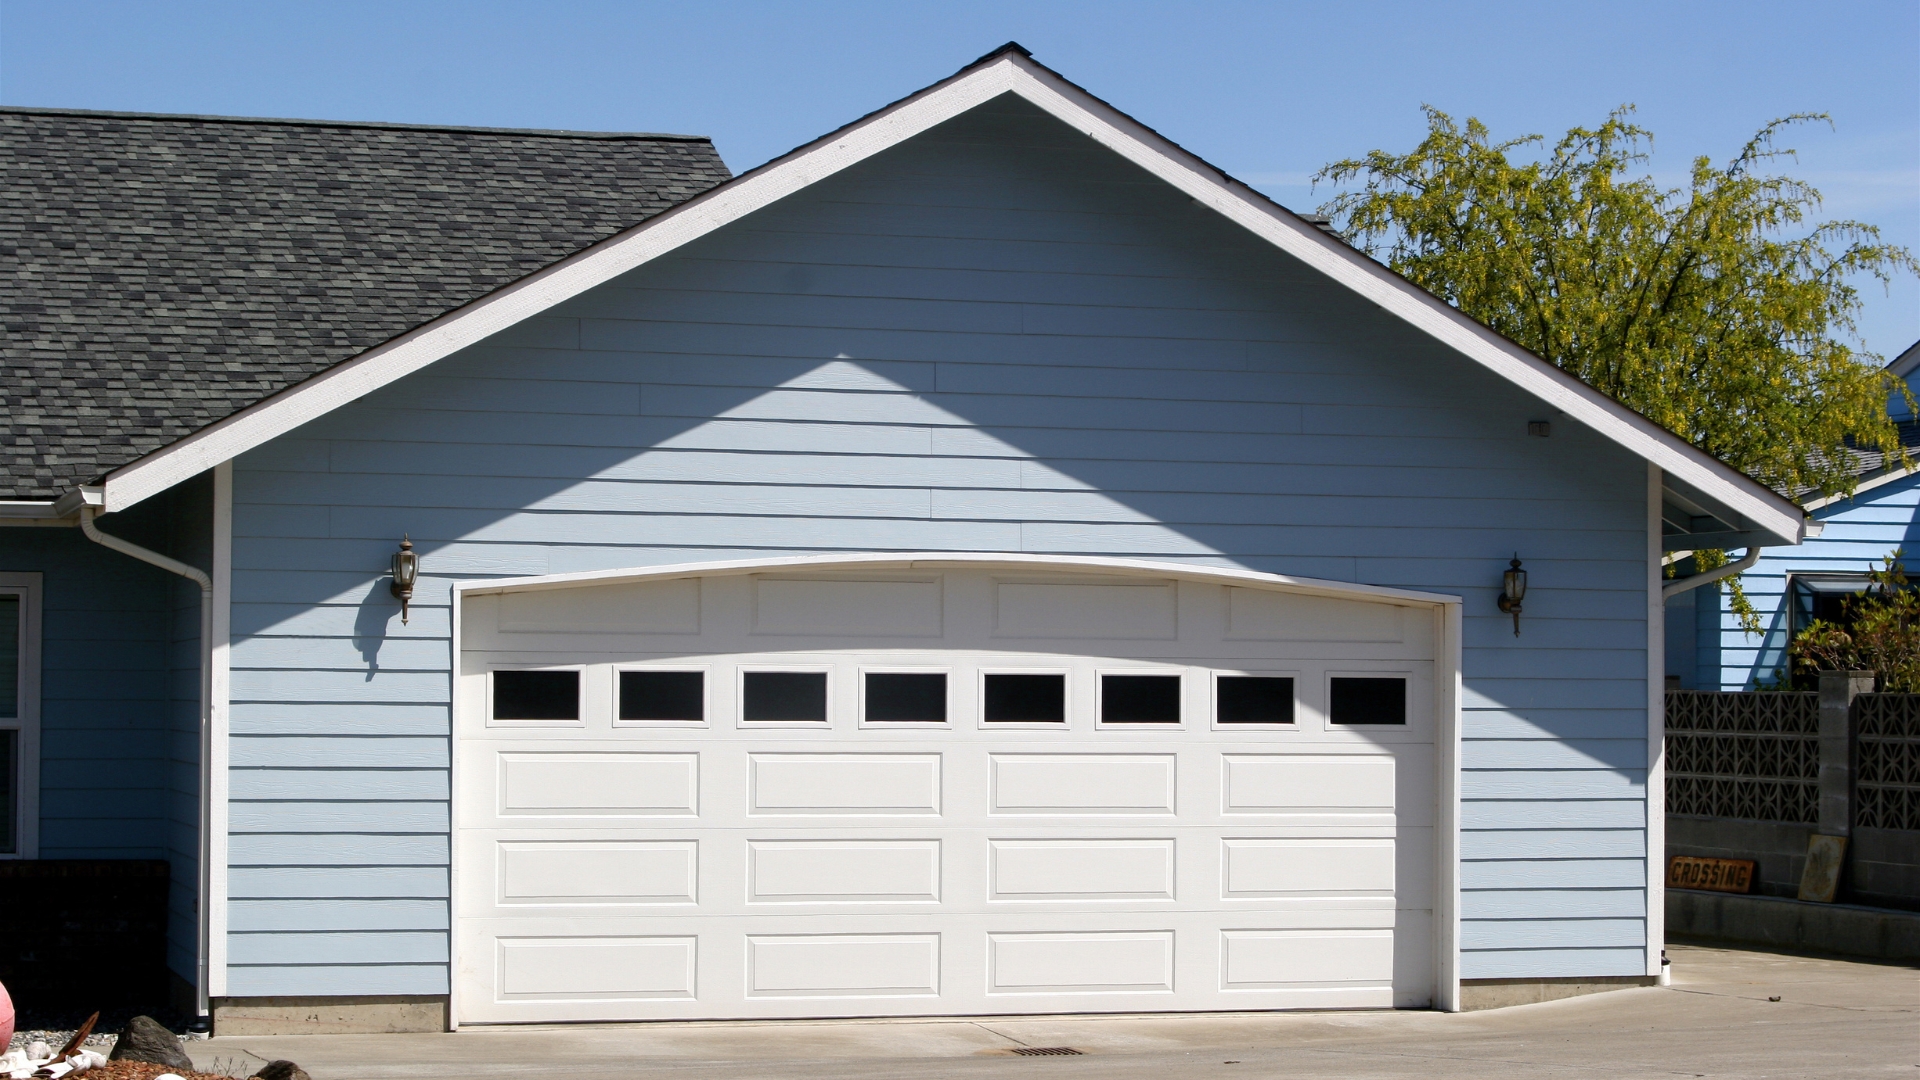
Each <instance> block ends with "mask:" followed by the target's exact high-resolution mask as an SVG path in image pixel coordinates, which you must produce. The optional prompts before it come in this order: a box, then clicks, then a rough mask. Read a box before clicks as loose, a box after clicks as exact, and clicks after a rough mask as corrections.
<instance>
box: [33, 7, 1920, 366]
mask: <svg viewBox="0 0 1920 1080" xmlns="http://www.w3.org/2000/svg"><path fill="white" fill-rule="evenodd" d="M1009 39H1014V40H1018V41H1020V42H1021V43H1022V44H1024V45H1026V46H1027V47H1028V48H1030V49H1032V50H1033V51H1034V54H1035V56H1036V57H1037V58H1038V59H1039V60H1040V61H1041V62H1043V63H1045V64H1047V65H1049V66H1051V67H1053V68H1054V69H1056V70H1058V71H1060V72H1061V73H1063V74H1064V75H1066V76H1067V77H1068V78H1070V79H1072V80H1074V81H1075V82H1078V83H1080V84H1081V85H1082V86H1085V87H1087V88H1088V89H1089V90H1091V91H1093V92H1094V93H1096V94H1098V95H1100V96H1101V97H1104V98H1106V99H1107V100H1108V101H1111V102H1113V103H1114V104H1115V105H1117V106H1119V107H1120V108H1122V109H1124V110H1126V111H1127V112H1130V113H1132V114H1133V115H1134V116H1136V117H1138V118H1139V119H1141V120H1142V121H1144V122H1146V123H1147V124H1150V125H1152V126H1153V127H1155V128H1157V129H1158V130H1159V131H1161V132H1162V133H1163V134H1165V135H1167V136H1169V137H1171V138H1172V139H1174V140H1175V141H1177V142H1179V143H1181V144H1183V145H1185V146H1187V147H1188V148H1190V149H1192V150H1194V151H1196V152H1197V153H1199V154H1201V155H1202V156H1203V157H1206V158H1207V159H1209V160H1211V161H1212V162H1214V163H1215V164H1217V165H1219V166H1220V167H1222V168H1224V169H1226V170H1228V171H1229V172H1232V173H1234V174H1235V175H1237V176H1239V177H1241V178H1243V179H1245V180H1247V181H1248V182H1250V183H1252V184H1254V185H1255V186H1257V187H1259V188H1261V189H1262V190H1264V191H1265V192H1267V193H1268V194H1270V195H1272V196H1273V197H1275V198H1277V199H1278V200H1280V201H1281V202H1282V203H1284V204H1286V205H1288V206H1291V207H1294V208H1296V209H1311V208H1312V207H1314V206H1316V205H1317V204H1319V203H1320V202H1321V201H1323V200H1324V198H1325V197H1326V194H1327V193H1326V191H1325V189H1324V188H1323V189H1322V190H1321V191H1318V192H1315V191H1312V190H1310V188H1309V185H1308V181H1307V178H1308V177H1309V176H1310V175H1311V174H1312V173H1313V172H1314V170H1316V169H1317V168H1319V167H1320V166H1321V165H1322V164H1324V163H1326V162H1328V161H1330V160H1333V159H1335V158H1338V157H1344V156H1348V155H1353V154H1358V153H1361V152H1363V151H1365V150H1368V149H1372V148H1376V147H1380V148H1387V149H1405V148H1407V147H1410V146H1411V145H1412V144H1413V143H1414V141H1415V140H1417V138H1418V137H1419V134H1420V130H1421V120H1420V114H1419V106H1420V105H1421V103H1423V102H1428V103H1431V104H1433V105H1435V106H1438V107H1439V108H1442V109H1445V110H1447V111H1449V112H1452V113H1455V114H1457V115H1474V116H1479V117H1481V118H1483V119H1484V120H1486V121H1487V122H1488V123H1489V124H1490V125H1491V126H1492V127H1493V130H1494V132H1495V134H1497V135H1505V134H1521V133H1526V132H1543V133H1547V134H1555V133H1558V132H1561V131H1564V130H1565V129H1566V128H1568V127H1570V126H1572V125H1575V124H1591V123H1594V122H1597V121H1598V120H1600V119H1601V118H1602V117H1603V116H1604V115H1605V114H1606V112H1607V110H1609V109H1610V108H1612V107H1613V106H1615V105H1618V104H1621V103H1623V102H1632V103H1635V104H1637V105H1638V106H1639V109H1640V112H1639V120H1640V122H1641V123H1642V124H1644V125H1646V126H1647V127H1650V128H1651V129H1653V131H1654V132H1655V133H1656V134H1657V136H1658V140H1657V142H1656V151H1657V156H1656V159H1655V163H1654V165H1655V168H1656V170H1657V171H1658V172H1659V173H1661V174H1662V175H1665V176H1669V177H1672V178H1675V179H1678V178H1679V177H1681V176H1682V175H1683V174H1684V171H1685V169H1686V167H1687V162H1688V160H1689V159H1690V158H1691V157H1692V156H1693V155H1696V154H1707V155H1710V156H1712V157H1713V158H1715V159H1724V158H1725V157H1726V156H1727V155H1729V154H1730V153H1732V152H1733V151H1735V150H1737V149H1738V147H1739V146H1740V144H1741V142H1742V141H1743V140H1744V139H1745V138H1746V136H1748V135H1749V134H1751V133H1752V132H1753V130H1754V129H1755V128H1757V127H1758V126H1759V125H1761V124H1762V123H1764V122H1766V121H1767V120H1769V119H1771V118H1773V117H1775V116H1779V115H1782V114H1784V113H1789V112H1796V111H1814V112H1828V113H1831V114H1832V115H1833V118H1834V123H1835V130H1831V131H1830V130H1828V129H1827V128H1825V127H1824V126H1821V127H1808V128H1803V129H1801V130H1799V131H1798V132H1796V133H1795V134H1794V135H1793V136H1792V138H1791V139H1790V140H1789V142H1788V145H1791V146H1793V147H1795V148H1797V149H1798V150H1799V151H1800V158H1799V162H1798V164H1797V165H1793V166H1791V168H1792V170H1793V171H1794V172H1795V174H1796V175H1799V176H1801V177H1802V178H1804V179H1808V180H1811V181H1812V182H1813V183H1814V184H1815V185H1816V186H1818V187H1819V188H1821V189H1822V191H1824V193H1825V194H1826V196H1827V206H1826V211H1827V213H1828V214H1829V215H1831V216H1834V217H1852V218H1858V219H1860V220H1863V221H1867V222H1871V223H1873V224H1876V225H1878V226H1880V227H1881V228H1882V229H1883V230H1884V231H1885V234H1886V236H1887V238H1888V239H1891V240H1893V241H1895V242H1897V243H1900V244H1904V245H1906V246H1908V247H1909V248H1914V249H1916V250H1920V3H1915V2H1914V0H1890V2H1880V0H1848V2H1843V3H1831V2H1829V3H1813V2H1808V0H1798V2H1794V3H1775V2H1754V0H1743V2H1738V3H1733V2H1726V3H1691V2H1687V0H1662V2H1654V3H1643V2H1638V0H1635V2H1613V3H1606V4H1597V3H1586V4H1577V3H1565V2H1555V0H1546V2H1541V0H1533V2H1526V3H1493V2H1488V3H1457V4H1447V3H1440V2H1422V3H1386V2H1380V3H1366V2H1358V0H1348V2H1342V3H1334V2H1322V3H1314V4H1294V3H1277V2H1270V3H1241V2H1219V3H1124V2H1113V0H1109V2H1103V3H1078V2H1052V3H1049V2H1044V0H1025V2H999V0H976V2H969V3H944V4H935V3H907V2H901V0H896V2H892V3H852V2H845V3H828V2H817V3H804V4H803V3H750V2H728V0H700V2H687V0H680V2H676V3H641V2H632V0H629V2H596V0H540V2H531V0H522V2H501V0H466V2H462V3H441V2H425V0H382V2H364V0H326V2H293V0H249V2H221V0H203V2H195V3H179V2H165V0H143V2H138V3H105V2H98V0H0V102H4V103H6V104H12V105H42V106H61V107H69V108H88V109H126V110H139V111H152V112H192V113H225V114H238V115H252V116H298V117H319V118H327V119H353V120H391V121H405V122H429V123H450V124H477V125H487V126H506V127H548V128H581V129H601V130H623V131H672V132H687V133H696V134H703V135H710V136H712V137H713V139H714V141H715V143H716V144H717V145H718V146H719V148H720V151H721V153H722V154H723V155H724V156H725V158H726V160H727V163H728V164H729V165H730V166H732V167H733V168H734V169H735V170H736V171H739V170H743V169H746V168H750V167H752V166H754V165H757V164H759V163H760V162H762V161H765V160H766V159H768V158H770V157H773V156H775V155H777V154H779V153H782V152H784V151H786V150H788V149H790V148H792V147H793V146H796V145H798V144H800V143H803V142H806V141H808V140H810V139H812V138H814V137H815V136H817V135H820V134H822V133H824V132H826V131H829V130H831V129H833V128H835V127H838V126H839V125H841V124H844V123H846V122H847V121H849V120H852V119H854V118H855V117H857V116H860V115H861V114H863V113H865V112H868V111H870V110H872V109H874V108H876V107H878V106H880V105H883V104H885V103H887V102H889V101H891V100H893V99H895V98H897V97H900V96H902V95H904V94H907V93H910V92H912V91H913V90H916V89H918V88H920V87H922V86H924V85H926V84H928V83H931V82H933V81H935V80H937V79H940V78H943V77H945V76H947V75H949V74H951V73H952V72H953V71H955V70H956V69H958V68H959V67H961V66H962V65H964V64H966V63H967V62H969V61H971V60H973V59H974V58H975V57H977V56H979V55H980V54H982V53H985V52H987V51H989V50H990V49H992V48H994V47H995V46H998V45H999V44H1001V43H1002V42H1004V41H1007V40H1009ZM1866 299H1867V309H1866V312H1865V314H1864V318H1863V320H1862V330H1863V333H1864V336H1865V338H1866V341H1867V345H1868V346H1869V347H1870V348H1871V349H1873V350H1874V351H1876V352H1880V353H1883V354H1885V355H1887V356H1889V357H1891V356H1892V355H1893V354H1895V353H1898V352H1899V351H1900V350H1902V349H1904V348H1905V347H1906V346H1908V345H1909V344H1912V343H1913V342H1914V340H1915V339H1916V338H1920V283H1916V282H1915V281H1913V280H1905V281H1902V282H1900V283H1898V284H1897V285H1896V286H1895V287H1894V289H1893V291H1892V294H1891V295H1888V294H1887V293H1886V292H1884V291H1883V290H1881V289H1880V288H1879V287H1878V286H1877V285H1869V286H1868V287H1867V297H1866Z"/></svg>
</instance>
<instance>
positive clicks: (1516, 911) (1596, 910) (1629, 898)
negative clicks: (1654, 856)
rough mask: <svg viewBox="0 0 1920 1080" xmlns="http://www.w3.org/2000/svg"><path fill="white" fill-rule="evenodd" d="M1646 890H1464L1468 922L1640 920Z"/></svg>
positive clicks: (1462, 907)
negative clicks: (1499, 920)
mask: <svg viewBox="0 0 1920 1080" xmlns="http://www.w3.org/2000/svg"><path fill="white" fill-rule="evenodd" d="M1646 911H1647V893H1646V890H1645V889H1465V890H1462V891H1461V893H1460V914H1461V917H1462V918H1465V919H1604V918H1615V919H1640V918H1644V917H1645V916H1646Z"/></svg>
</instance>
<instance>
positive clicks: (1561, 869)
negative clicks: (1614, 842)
mask: <svg viewBox="0 0 1920 1080" xmlns="http://www.w3.org/2000/svg"><path fill="white" fill-rule="evenodd" d="M1646 883H1647V864H1646V862H1645V861H1644V860H1643V859H1642V858H1640V857H1638V856H1635V857H1632V858H1604V857H1596V856H1594V855H1591V854H1586V853H1583V854H1581V855H1580V856H1578V857H1576V858H1570V859H1542V858H1531V857H1530V858H1516V859H1467V860H1463V861H1462V862H1461V864H1460V887H1461V888H1462V889H1634V888H1644V887H1645V886H1646Z"/></svg>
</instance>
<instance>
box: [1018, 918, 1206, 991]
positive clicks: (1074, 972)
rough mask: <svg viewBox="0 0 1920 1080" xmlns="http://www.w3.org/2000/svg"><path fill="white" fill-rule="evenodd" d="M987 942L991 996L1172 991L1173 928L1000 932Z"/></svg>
mask: <svg viewBox="0 0 1920 1080" xmlns="http://www.w3.org/2000/svg"><path fill="white" fill-rule="evenodd" d="M987 942H988V944H987V950H988V968H987V971H988V976H987V993H988V994H990V995H997V996H1004V995H1010V994H1076V995H1078V994H1171V993H1173V931H1172V930H1148V931H1071V932H1051V933H1049V932H1025V933H1020V932H1012V933H1008V932H999V933H989V934H988V936H987Z"/></svg>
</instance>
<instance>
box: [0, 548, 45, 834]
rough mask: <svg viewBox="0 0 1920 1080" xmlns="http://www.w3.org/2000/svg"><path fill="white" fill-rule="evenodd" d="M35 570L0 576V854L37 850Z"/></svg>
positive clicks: (37, 615)
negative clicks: (33, 571) (32, 572)
mask: <svg viewBox="0 0 1920 1080" xmlns="http://www.w3.org/2000/svg"><path fill="white" fill-rule="evenodd" d="M39 589H40V575H39V574H0V858H23V857H24V858H32V857H34V856H35V855H36V854H37V852H36V851H35V848H36V847H37V846H38V845H37V832H38V830H37V829H36V827H35V825H36V819H37V817H38V813H39V811H38V803H39V799H38V789H39V783H38V779H39V758H40V753H39V743H40V725H39V720H40V692H39V682H40V649H39V645H40V642H39V636H40V605H39Z"/></svg>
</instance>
